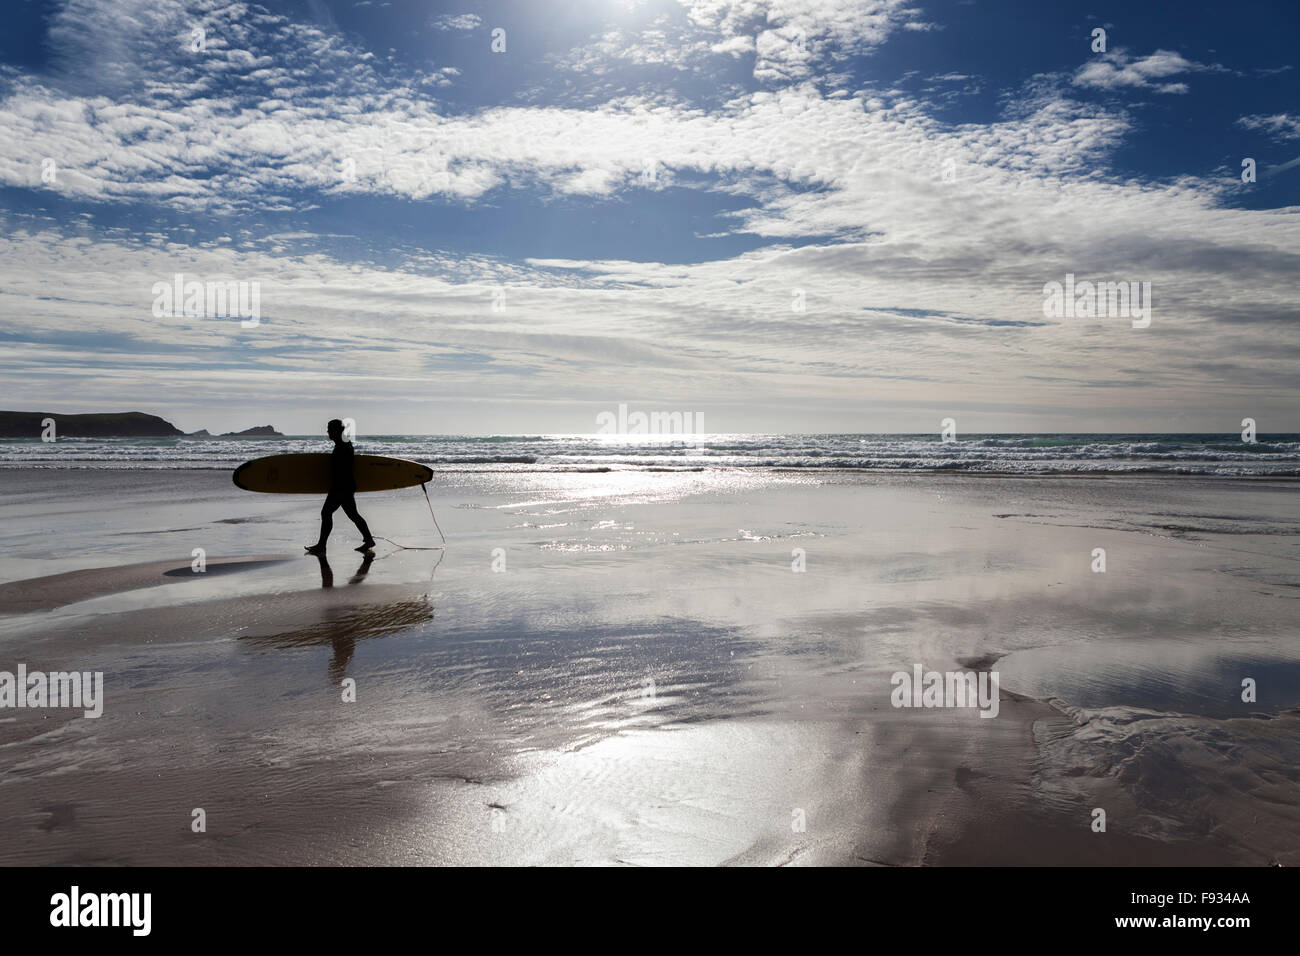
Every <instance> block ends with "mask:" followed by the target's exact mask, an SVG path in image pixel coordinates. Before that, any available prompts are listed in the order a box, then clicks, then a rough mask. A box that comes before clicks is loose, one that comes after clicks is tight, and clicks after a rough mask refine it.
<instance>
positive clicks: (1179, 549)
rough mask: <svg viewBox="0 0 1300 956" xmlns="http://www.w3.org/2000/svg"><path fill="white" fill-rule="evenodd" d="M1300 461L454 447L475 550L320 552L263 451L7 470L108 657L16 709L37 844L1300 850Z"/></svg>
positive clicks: (17, 650)
mask: <svg viewBox="0 0 1300 956" xmlns="http://www.w3.org/2000/svg"><path fill="white" fill-rule="evenodd" d="M1295 488H1296V485H1295V484H1294V483H1292V482H1281V481H1260V480H1255V481H1247V480H1218V479H1211V478H1202V479H1173V478H1159V477H1149V476H1148V477H1132V478H1126V477H1114V476H1112V477H1108V478H1101V479H1089V478H1072V477H1071V478H1065V477H1061V478H1010V477H1004V478H998V477H973V476H960V475H944V474H932V475H912V474H894V475H881V474H855V473H844V474H836V475H817V476H809V475H806V474H799V473H789V472H781V471H766V472H757V471H755V472H750V473H738V472H727V471H703V472H690V473H644V472H642V473H633V472H614V473H607V474H598V475H592V474H572V473H570V474H563V473H561V474H541V473H524V472H519V473H505V472H500V473H494V472H485V473H480V474H463V475H453V474H441V475H439V476H438V480H437V481H436V483H435V485H434V487H432V488H431V496H432V499H433V506H434V508H435V509H436V512H437V515H438V519H439V522H440V524H441V527H442V529H443V531H444V532H445V533H446V536H447V543H446V548H445V550H444V551H436V550H400V549H398V548H397V547H395V546H394V544H393V543H390V542H388V541H383V542H381V548H380V550H379V551H378V553H377V555H376V557H375V558H374V559H373V560H372V561H365V560H364V559H363V558H362V557H361V556H360V555H358V554H356V553H354V552H353V551H351V550H350V548H351V546H352V545H354V544H355V543H356V542H354V541H352V540H351V539H352V537H354V536H355V532H354V531H353V530H352V528H351V527H350V526H347V525H343V526H340V527H339V528H338V529H336V531H335V537H334V540H333V542H332V549H331V551H330V553H329V556H328V560H327V561H326V562H318V561H317V559H315V558H313V557H310V556H303V555H302V554H301V548H302V545H303V544H305V543H307V542H309V541H310V540H311V539H312V538H313V536H314V534H313V532H314V527H315V522H316V515H317V509H318V502H316V501H315V500H314V499H312V498H309V497H298V496H277V495H252V494H247V493H244V492H240V491H239V490H238V489H235V488H233V487H232V486H231V484H230V480H229V476H228V474H227V473H225V472H223V471H216V470H207V471H203V470H195V471H165V472H136V471H115V470H99V471H95V470H88V471H76V470H63V471H60V470H30V469H28V470H20V469H5V470H0V489H2V490H3V492H4V493H3V496H0V519H3V523H2V525H0V527H3V529H4V533H3V542H4V548H3V549H2V552H3V556H2V557H0V614H3V617H0V642H2V643H3V647H4V655H3V659H2V660H0V669H5V670H9V671H13V670H14V668H15V667H16V666H17V665H18V664H19V663H22V664H24V665H25V666H26V667H27V668H28V670H29V671H34V670H44V671H55V670H72V669H76V670H81V671H92V672H93V671H99V672H102V673H103V677H104V706H103V715H102V716H101V717H98V718H86V717H83V716H81V714H80V712H78V711H72V710H66V709H65V710H56V709H49V708H47V709H44V710H33V709H6V710H3V711H0V834H3V838H2V839H0V861H3V862H4V863H7V864H178V865H190V864H432V863H451V864H543V865H552V864H595V865H604V864H608V865H617V864H627V865H647V864H648V865H655V864H754V865H783V864H863V865H919V864H932V865H952V864H956V865H964V864H1007V863H1034V864H1040V865H1044V864H1045V865H1056V864H1062V865H1064V864H1098V865H1100V864H1147V865H1164V864H1237V865H1254V866H1259V865H1265V864H1268V863H1271V862H1273V863H1276V862H1281V863H1284V864H1287V865H1294V864H1295V863H1297V862H1300V796H1298V794H1300V790H1297V787H1296V784H1297V777H1298V776H1300V769H1298V768H1297V766H1296V761H1295V759H1294V754H1295V752H1296V743H1297V739H1298V735H1300V714H1298V713H1297V708H1298V707H1300V647H1298V646H1297V645H1296V643H1295V638H1294V619H1295V604H1294V602H1295V600H1296V597H1297V594H1300V591H1297V590H1296V589H1297V587H1298V586H1300V576H1298V575H1297V557H1300V555H1298V554H1297V552H1296V546H1295V541H1296V537H1295V535H1296V533H1297V530H1300V505H1297V499H1296V496H1295ZM362 506H363V511H364V513H365V515H366V517H367V519H368V520H369V521H370V523H371V526H372V527H373V528H374V530H375V532H376V534H380V535H384V536H385V537H387V538H391V539H392V541H394V542H397V543H400V544H402V545H406V546H408V547H411V548H415V547H420V548H428V547H434V546H438V545H439V544H440V542H439V539H438V534H437V532H436V531H435V530H434V527H433V523H432V521H431V520H430V517H429V514H428V511H427V510H426V508H425V503H424V501H423V498H422V497H421V496H420V495H419V493H418V489H406V490H405V491H399V492H390V493H383V494H376V495H367V496H365V500H364V501H363V502H362ZM1097 548H1102V549H1104V550H1105V557H1106V570H1105V571H1104V572H1100V573H1099V572H1096V571H1094V570H1093V566H1094V564H1095V558H1094V549H1097ZM194 549H202V550H203V555H204V559H205V561H206V570H205V571H203V572H201V573H199V572H195V571H193V570H192V563H193V561H194V560H195V558H194ZM797 567H802V570H796V568H797ZM918 665H919V666H920V667H922V668H923V669H925V670H926V671H931V670H933V671H940V672H948V671H977V672H990V671H996V672H998V674H999V675H1000V692H999V695H998V696H999V700H998V708H997V714H996V717H994V718H993V719H985V718H983V717H981V714H980V711H979V710H978V709H976V708H970V707H967V708H931V709H926V708H907V707H896V706H894V705H893V703H892V701H891V691H892V689H893V688H892V686H891V675H892V674H894V673H896V672H900V671H902V672H911V671H912V670H913V668H914V667H915V666H918ZM1247 678H1249V679H1251V680H1253V681H1254V683H1255V686H1256V688H1257V691H1256V693H1257V698H1256V700H1255V701H1253V702H1244V701H1243V700H1242V682H1243V680H1244V679H1247ZM348 681H354V682H355V701H354V702H351V701H346V700H345V699H344V698H345V696H347V687H348V684H347V682H348ZM1099 808H1100V809H1102V810H1104V811H1105V819H1106V828H1105V830H1104V832H1098V831H1097V830H1096V829H1095V819H1096V816H1095V811H1096V810H1097V809H1099ZM197 809H201V810H202V811H203V814H202V815H203V817H204V819H205V825H206V829H205V831H204V832H195V830H194V827H193V826H192V824H193V820H194V819H195V811H196V810H197Z"/></svg>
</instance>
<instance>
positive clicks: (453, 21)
mask: <svg viewBox="0 0 1300 956" xmlns="http://www.w3.org/2000/svg"><path fill="white" fill-rule="evenodd" d="M482 25H483V18H482V17H480V16H479V15H478V14H475V13H461V14H444V15H442V16H440V17H434V18H433V19H432V20H430V21H429V26H430V27H432V28H433V29H435V30H440V31H444V32H445V31H449V30H458V31H468V30H477V29H478V28H479V27H481V26H482Z"/></svg>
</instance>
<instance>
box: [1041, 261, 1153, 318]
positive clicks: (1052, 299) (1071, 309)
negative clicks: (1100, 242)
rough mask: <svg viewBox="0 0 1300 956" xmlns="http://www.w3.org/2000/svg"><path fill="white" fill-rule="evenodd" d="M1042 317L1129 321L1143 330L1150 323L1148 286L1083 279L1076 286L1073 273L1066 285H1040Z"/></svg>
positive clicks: (1149, 284)
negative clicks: (1041, 287)
mask: <svg viewBox="0 0 1300 956" xmlns="http://www.w3.org/2000/svg"><path fill="white" fill-rule="evenodd" d="M1144 303H1145V304H1144ZM1043 315H1045V316H1047V317H1048V318H1049V319H1061V318H1068V319H1073V318H1081V319H1102V318H1112V319H1132V320H1133V328H1135V329H1145V328H1146V327H1147V326H1149V325H1150V324H1151V283H1150V282H1089V281H1087V280H1086V279H1085V280H1084V281H1083V282H1080V283H1077V284H1076V283H1075V281H1074V273H1073V272H1068V273H1066V275H1065V285H1061V283H1059V282H1048V283H1047V284H1046V285H1044V286H1043Z"/></svg>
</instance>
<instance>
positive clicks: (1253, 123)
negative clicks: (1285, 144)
mask: <svg viewBox="0 0 1300 956" xmlns="http://www.w3.org/2000/svg"><path fill="white" fill-rule="evenodd" d="M1237 125H1238V126H1241V127H1244V128H1245V129H1251V130H1259V131H1260V132H1263V133H1267V134H1268V135H1270V136H1272V137H1273V138H1274V139H1279V140H1289V139H1300V116H1292V115H1290V114H1289V113H1275V114H1274V115H1272V116H1259V115H1254V116H1243V117H1241V118H1240V119H1238V120H1237Z"/></svg>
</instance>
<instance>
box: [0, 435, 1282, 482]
mask: <svg viewBox="0 0 1300 956" xmlns="http://www.w3.org/2000/svg"><path fill="white" fill-rule="evenodd" d="M355 446H356V450H357V452H358V453H361V454H375V455H391V456H394V457H398V458H412V459H416V460H418V461H421V462H424V463H425V464H427V465H429V466H430V467H432V468H433V469H434V470H435V471H444V472H456V471H483V472H494V471H497V472H500V471H504V472H603V471H708V470H714V469H806V470H810V471H816V470H822V469H843V470H864V471H917V472H944V471H954V472H973V473H981V474H991V475H1056V474H1061V475H1071V474H1085V475H1094V474H1099V475H1106V474H1170V475H1209V476H1217V477H1247V478H1249V477H1259V478H1294V477H1298V476H1300V435H1296V434H1285V435H1269V436H1266V437H1261V438H1260V439H1259V440H1258V441H1256V442H1249V443H1248V442H1245V441H1243V440H1242V439H1241V438H1240V436H1238V435H1237V434H1235V433H1234V434H1224V435H1209V434H1171V435H1154V434H1043V435H1024V434H1015V435H1010V434H1002V435H994V434H990V435H975V434H972V435H965V436H962V437H961V438H960V439H959V440H957V441H951V442H944V441H941V440H940V439H939V437H938V436H937V435H933V434H928V435H867V434H838V435H703V436H684V439H683V438H681V437H677V436H640V435H630V436H629V435H492V436H486V437H477V436H466V435H376V436H373V437H372V436H364V437H360V436H359V437H358V439H357V441H356V442H355ZM328 448H329V443H328V441H327V439H325V438H324V437H323V436H315V435H310V436H308V435H290V436H285V437H282V438H255V439H239V438H208V439H193V438H120V439H102V438H61V439H59V440H58V441H57V442H42V441H40V440H38V439H3V440H0V467H29V468H60V469H66V468H74V469H102V468H132V469H136V468H139V469H181V468H183V469H213V470H223V469H232V468H234V467H235V466H237V465H238V464H240V463H241V462H244V461H247V460H248V459H250V458H257V457H260V456H263V455H272V454H280V453H285V452H305V451H325V450H328Z"/></svg>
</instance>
